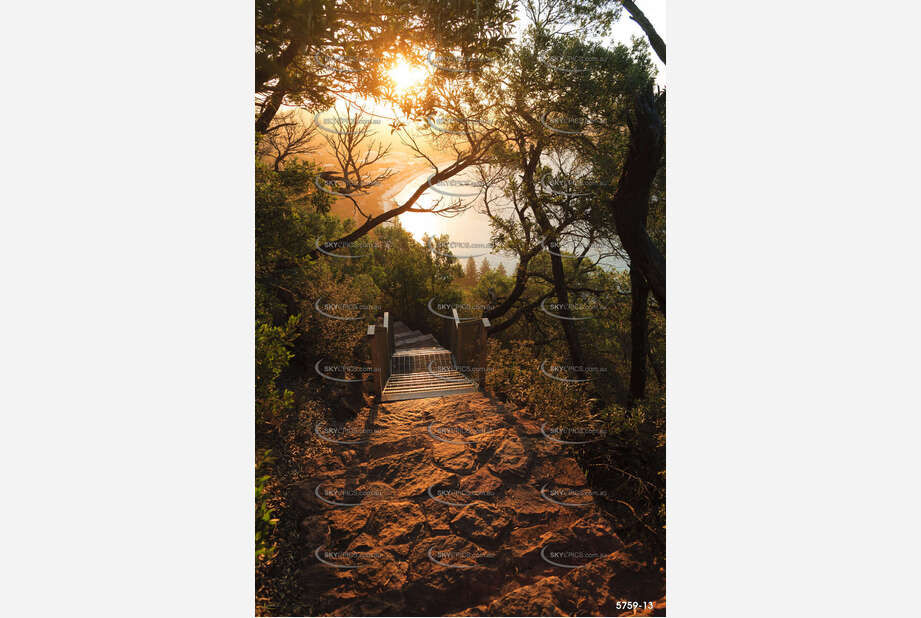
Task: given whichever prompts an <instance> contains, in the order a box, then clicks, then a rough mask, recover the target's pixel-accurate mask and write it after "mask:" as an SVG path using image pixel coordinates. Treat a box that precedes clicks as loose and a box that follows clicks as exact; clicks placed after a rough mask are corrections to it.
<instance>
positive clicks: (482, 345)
mask: <svg viewBox="0 0 921 618" xmlns="http://www.w3.org/2000/svg"><path fill="white" fill-rule="evenodd" d="M451 315H452V316H453V318H452V319H451V320H446V321H445V325H444V340H445V342H446V343H447V346H448V349H449V350H451V353H452V354H453V355H454V361H455V362H456V363H457V369H458V371H460V372H461V373H464V374H470V373H471V372H472V373H473V375H468V376H467V377H468V378H470V379H472V380H473V381H474V382H476V383H477V384H479V385H480V386H483V385H484V384H485V383H486V331H487V329H488V328H489V318H475V319H472V320H461V319H460V316H458V315H457V309H452V310H451Z"/></svg>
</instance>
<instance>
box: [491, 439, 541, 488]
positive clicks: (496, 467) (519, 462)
mask: <svg viewBox="0 0 921 618" xmlns="http://www.w3.org/2000/svg"><path fill="white" fill-rule="evenodd" d="M530 463H531V455H530V453H528V452H527V451H525V449H524V446H522V444H521V442H520V441H519V440H518V439H517V438H508V439H505V440H503V441H502V443H501V444H500V445H499V448H498V449H496V452H495V454H494V455H493V457H492V459H490V460H489V470H490V471H491V472H492V473H493V474H495V475H496V476H498V477H500V478H504V479H509V478H519V479H521V478H524V477H525V476H526V475H527V473H528V466H529V465H530Z"/></svg>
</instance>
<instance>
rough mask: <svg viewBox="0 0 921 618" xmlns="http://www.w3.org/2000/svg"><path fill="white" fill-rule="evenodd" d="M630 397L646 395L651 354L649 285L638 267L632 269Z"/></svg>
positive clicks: (636, 397) (640, 397)
mask: <svg viewBox="0 0 921 618" xmlns="http://www.w3.org/2000/svg"><path fill="white" fill-rule="evenodd" d="M630 299H631V304H630V397H632V398H633V399H643V398H645V397H646V376H647V375H648V374H647V370H646V369H647V366H646V357H647V355H648V354H649V320H648V316H647V309H648V303H649V286H648V285H646V279H645V278H644V277H643V273H641V272H640V271H639V270H637V269H636V268H631V269H630Z"/></svg>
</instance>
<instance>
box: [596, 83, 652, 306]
mask: <svg viewBox="0 0 921 618" xmlns="http://www.w3.org/2000/svg"><path fill="white" fill-rule="evenodd" d="M661 96H662V95H661V94H660V95H656V96H653V94H652V91H651V89H650V90H649V91H647V92H645V93H643V94H642V95H638V96H637V97H636V98H635V103H634V117H633V118H632V119H631V122H630V150H629V152H628V154H627V160H626V161H625V162H624V169H623V172H622V173H621V175H620V181H619V182H618V184H617V192H616V193H615V194H614V197H613V198H611V199H610V200H609V201H608V208H610V209H611V211H612V213H613V215H614V225H615V227H616V228H617V235H618V236H619V237H620V241H621V244H622V245H623V247H624V250H626V252H627V254H628V255H629V256H630V268H631V269H632V268H636V269H638V270H639V271H640V272H641V273H642V274H643V276H644V277H645V279H646V283H647V284H648V285H649V288H650V290H651V291H652V294H653V296H655V298H656V300H657V301H658V303H659V306H660V307H661V308H662V310H663V311H664V310H665V256H664V255H662V252H661V251H659V249H658V248H657V247H656V246H655V244H654V243H653V242H652V239H651V238H650V237H649V234H648V233H647V232H646V213H647V212H648V210H649V191H650V188H651V187H652V182H653V180H654V179H655V177H656V172H657V171H658V169H659V165H660V163H661V161H662V155H663V154H664V153H665V127H664V126H663V125H662V119H661V118H660V117H659V112H658V110H657V109H656V104H657V103H658V99H659V97H661Z"/></svg>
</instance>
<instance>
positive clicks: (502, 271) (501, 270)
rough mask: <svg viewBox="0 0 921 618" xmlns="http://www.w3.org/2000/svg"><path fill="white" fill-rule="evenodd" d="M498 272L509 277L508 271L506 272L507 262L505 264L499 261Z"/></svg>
mask: <svg viewBox="0 0 921 618" xmlns="http://www.w3.org/2000/svg"><path fill="white" fill-rule="evenodd" d="M496 273H498V274H499V275H501V276H503V277H508V273H507V272H505V264H503V263H502V262H499V265H498V266H497V267H496Z"/></svg>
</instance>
